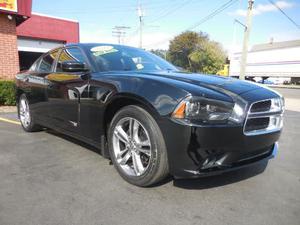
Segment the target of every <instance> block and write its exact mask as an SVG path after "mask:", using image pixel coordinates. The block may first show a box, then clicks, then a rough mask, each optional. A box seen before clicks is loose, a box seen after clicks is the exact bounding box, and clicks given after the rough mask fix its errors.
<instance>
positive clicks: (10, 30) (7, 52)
mask: <svg viewBox="0 0 300 225" xmlns="http://www.w3.org/2000/svg"><path fill="white" fill-rule="evenodd" d="M18 71H19V56H18V49H17V34H16V21H15V19H12V20H9V19H8V18H7V15H5V14H0V79H14V76H15V75H16V73H17V72H18Z"/></svg>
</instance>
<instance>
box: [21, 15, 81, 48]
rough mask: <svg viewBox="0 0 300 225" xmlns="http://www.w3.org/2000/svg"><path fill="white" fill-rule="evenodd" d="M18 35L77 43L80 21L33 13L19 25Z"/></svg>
mask: <svg viewBox="0 0 300 225" xmlns="http://www.w3.org/2000/svg"><path fill="white" fill-rule="evenodd" d="M17 35H18V36H19V37H28V38H33V39H34V38H35V39H45V40H53V41H63V42H66V43H77V42H79V23H78V22H77V21H72V20H67V19H60V18H57V17H51V16H45V15H41V14H36V13H32V15H31V17H30V18H29V19H28V20H26V21H25V22H23V23H22V24H20V25H19V26H18V27H17Z"/></svg>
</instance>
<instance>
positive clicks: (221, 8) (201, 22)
mask: <svg viewBox="0 0 300 225" xmlns="http://www.w3.org/2000/svg"><path fill="white" fill-rule="evenodd" d="M237 1H239V0H229V1H227V2H225V3H224V4H223V5H221V6H220V7H218V8H217V9H215V10H214V11H213V12H211V13H210V14H208V15H207V16H205V17H203V18H202V19H201V20H199V21H198V22H197V23H195V24H194V25H193V26H190V27H188V28H187V29H185V30H193V29H195V28H196V27H198V26H200V25H201V24H203V23H205V22H207V21H208V20H210V19H212V18H213V17H215V16H216V15H218V14H220V13H221V12H223V11H224V10H225V9H227V8H229V7H230V6H232V5H233V4H234V3H236V2H237ZM167 40H168V39H164V40H162V41H160V42H157V43H155V44H154V45H158V44H161V43H164V42H166V41H167ZM152 45H153V44H152ZM148 46H149V45H148Z"/></svg>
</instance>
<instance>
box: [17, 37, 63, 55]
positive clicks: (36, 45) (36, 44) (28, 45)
mask: <svg viewBox="0 0 300 225" xmlns="http://www.w3.org/2000/svg"><path fill="white" fill-rule="evenodd" d="M63 44H64V43H63V42H60V41H47V40H39V39H30V38H21V37H18V51H23V52H41V53H42V52H47V51H49V50H51V49H53V48H56V47H59V46H62V45H63Z"/></svg>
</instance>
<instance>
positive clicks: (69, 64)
mask: <svg viewBox="0 0 300 225" xmlns="http://www.w3.org/2000/svg"><path fill="white" fill-rule="evenodd" d="M62 70H63V71H64V72H86V71H88V70H89V69H88V68H87V67H86V65H85V63H83V62H77V61H64V62H62Z"/></svg>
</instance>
